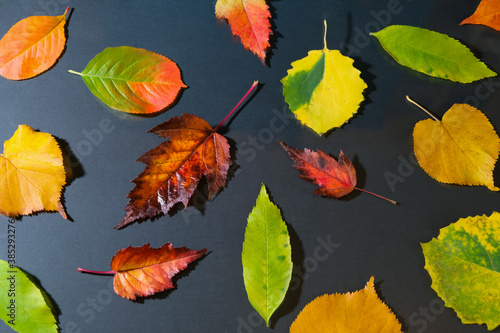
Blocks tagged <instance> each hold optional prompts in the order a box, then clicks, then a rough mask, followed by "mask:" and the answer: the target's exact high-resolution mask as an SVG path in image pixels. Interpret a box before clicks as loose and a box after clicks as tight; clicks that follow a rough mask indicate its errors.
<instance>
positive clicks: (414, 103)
mask: <svg viewBox="0 0 500 333" xmlns="http://www.w3.org/2000/svg"><path fill="white" fill-rule="evenodd" d="M406 99H407V100H408V102H410V103H412V104H413V105H416V106H418V107H419V108H420V109H421V110H422V111H424V112H425V113H427V114H428V115H429V116H430V117H431V118H432V119H434V120H435V121H439V122H440V120H439V119H437V118H436V117H435V116H434V115H433V114H432V113H430V112H429V111H427V110H426V109H425V108H424V107H423V106H422V105H420V104H418V103H417V102H415V101H414V100H412V99H411V98H410V97H408V95H406Z"/></svg>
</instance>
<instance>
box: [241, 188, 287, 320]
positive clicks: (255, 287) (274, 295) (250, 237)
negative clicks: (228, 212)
mask: <svg viewBox="0 0 500 333" xmlns="http://www.w3.org/2000/svg"><path fill="white" fill-rule="evenodd" d="M241 260H242V263H243V280H244V282H245V289H246V291H247V295H248V300H249V301H250V303H251V304H252V306H253V307H254V308H255V310H257V312H258V313H259V314H260V315H261V316H262V318H264V320H265V321H266V325H267V326H268V327H269V319H270V318H271V316H272V315H273V313H274V311H276V309H277V308H278V307H279V306H280V304H281V303H282V302H283V299H284V298H285V294H286V292H287V290H288V286H289V284H290V279H291V278H292V268H293V265H292V249H291V246H290V236H289V235H288V229H287V227H286V223H285V222H284V221H283V219H282V218H281V213H280V210H279V209H278V207H276V205H274V204H273V203H272V202H271V200H269V196H268V194H267V191H266V188H265V186H264V185H262V188H261V190H260V194H259V196H258V198H257V203H256V205H255V207H254V208H253V210H252V212H251V213H250V215H249V216H248V224H247V227H246V231H245V241H244V242H243V252H242V254H241Z"/></svg>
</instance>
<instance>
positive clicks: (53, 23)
mask: <svg viewBox="0 0 500 333" xmlns="http://www.w3.org/2000/svg"><path fill="white" fill-rule="evenodd" d="M68 11H69V7H68V8H67V9H66V12H65V13H64V14H63V15H61V16H30V17H27V18H25V19H23V20H21V21H19V22H17V23H16V24H14V26H13V27H12V28H10V30H9V31H8V32H7V33H6V34H5V36H3V38H2V39H1V40H0V75H2V76H3V77H5V78H7V79H10V80H24V79H29V78H32V77H34V76H37V75H38V74H40V73H42V72H45V71H46V70H48V69H49V68H50V67H52V66H53V65H54V64H55V62H56V61H57V59H58V58H59V56H60V55H61V53H62V51H63V50H64V46H65V44H66V36H65V32H64V26H65V25H66V14H67V13H68Z"/></svg>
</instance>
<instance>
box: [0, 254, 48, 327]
mask: <svg viewBox="0 0 500 333" xmlns="http://www.w3.org/2000/svg"><path fill="white" fill-rule="evenodd" d="M0 272H1V273H0V293H1V294H2V296H1V297H0V308H1V310H0V318H1V319H2V320H3V321H4V322H5V323H6V324H7V325H8V326H9V327H10V328H12V329H13V330H15V331H17V332H20V333H29V332H44V333H50V332H58V328H57V323H56V319H55V317H54V314H53V313H52V310H51V306H50V303H48V302H49V301H48V298H47V297H46V295H45V293H44V291H43V290H41V289H39V287H38V286H37V285H36V284H35V283H33V282H32V281H31V280H30V278H29V276H28V275H27V274H26V273H24V272H23V271H22V270H21V269H19V268H18V267H16V266H12V265H9V264H8V263H7V262H6V261H3V260H0ZM13 306H14V307H13ZM12 324H14V325H12Z"/></svg>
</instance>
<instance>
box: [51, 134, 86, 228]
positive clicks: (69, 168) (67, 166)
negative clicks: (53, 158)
mask: <svg viewBox="0 0 500 333" xmlns="http://www.w3.org/2000/svg"><path fill="white" fill-rule="evenodd" d="M54 138H55V140H56V141H57V144H58V145H59V148H60V149H61V151H62V156H63V165H64V171H65V172H66V185H64V187H63V189H62V191H61V198H60V200H61V204H62V206H63V209H64V211H65V212H66V205H65V203H66V200H65V193H66V188H67V187H68V186H69V185H70V184H71V183H72V182H73V181H74V180H75V179H77V178H81V177H83V176H84V175H85V170H84V169H83V165H82V163H81V162H80V160H79V159H78V157H77V156H76V155H75V153H73V151H72V150H71V147H70V146H69V143H68V142H67V141H66V140H64V139H62V138H59V137H57V136H54ZM66 215H67V217H68V220H69V221H71V222H74V220H73V219H72V218H71V216H70V215H69V214H68V213H67V212H66Z"/></svg>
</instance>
